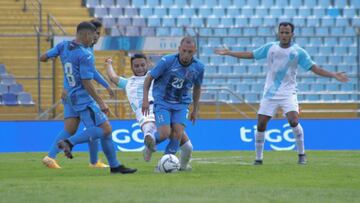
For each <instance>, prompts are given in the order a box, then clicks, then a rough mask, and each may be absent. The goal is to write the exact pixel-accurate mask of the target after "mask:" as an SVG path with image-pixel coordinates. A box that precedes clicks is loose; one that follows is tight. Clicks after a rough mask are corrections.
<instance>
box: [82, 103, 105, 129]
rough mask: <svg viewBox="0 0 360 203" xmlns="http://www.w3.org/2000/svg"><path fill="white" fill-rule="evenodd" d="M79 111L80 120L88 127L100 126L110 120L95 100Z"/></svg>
mask: <svg viewBox="0 0 360 203" xmlns="http://www.w3.org/2000/svg"><path fill="white" fill-rule="evenodd" d="M78 113H79V115H80V120H81V121H82V122H83V123H84V125H85V127H86V128H89V127H94V126H100V125H101V124H103V123H105V122H106V121H107V120H108V118H107V116H106V115H105V114H104V112H102V111H101V109H100V107H99V106H98V105H97V104H96V103H95V102H92V103H90V104H89V105H88V106H87V108H86V109H85V110H83V111H79V112H78Z"/></svg>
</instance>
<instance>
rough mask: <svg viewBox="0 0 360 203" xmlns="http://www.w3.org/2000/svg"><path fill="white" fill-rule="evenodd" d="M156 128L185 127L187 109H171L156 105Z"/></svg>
mask: <svg viewBox="0 0 360 203" xmlns="http://www.w3.org/2000/svg"><path fill="white" fill-rule="evenodd" d="M154 114H155V122H156V126H158V127H159V126H162V125H170V124H182V125H184V126H186V123H187V122H188V120H187V114H188V109H187V108H182V109H176V110H175V109H172V108H169V107H166V106H163V105H159V104H156V105H155V106H154Z"/></svg>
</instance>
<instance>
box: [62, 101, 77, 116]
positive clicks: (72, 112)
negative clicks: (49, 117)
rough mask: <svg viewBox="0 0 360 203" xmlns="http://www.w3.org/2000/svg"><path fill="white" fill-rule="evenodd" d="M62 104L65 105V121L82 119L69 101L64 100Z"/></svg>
mask: <svg viewBox="0 0 360 203" xmlns="http://www.w3.org/2000/svg"><path fill="white" fill-rule="evenodd" d="M62 103H63V105H64V119H67V118H79V117H80V115H79V113H78V112H76V111H75V110H74V109H73V108H72V106H71V104H70V103H69V102H68V101H67V100H63V101H62Z"/></svg>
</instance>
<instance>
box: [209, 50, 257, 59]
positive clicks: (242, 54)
mask: <svg viewBox="0 0 360 203" xmlns="http://www.w3.org/2000/svg"><path fill="white" fill-rule="evenodd" d="M215 53H216V54H219V55H226V56H232V57H237V58H241V59H252V58H254V54H253V52H250V51H239V52H235V51H230V50H229V49H216V50H215Z"/></svg>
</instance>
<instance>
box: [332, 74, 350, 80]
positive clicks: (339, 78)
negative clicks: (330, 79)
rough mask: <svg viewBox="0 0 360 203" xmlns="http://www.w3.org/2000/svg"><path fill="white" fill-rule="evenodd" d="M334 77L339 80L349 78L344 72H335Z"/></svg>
mask: <svg viewBox="0 0 360 203" xmlns="http://www.w3.org/2000/svg"><path fill="white" fill-rule="evenodd" d="M334 77H335V78H336V80H338V81H340V82H348V81H349V78H348V76H347V75H346V73H345V72H338V73H335V75H334Z"/></svg>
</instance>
